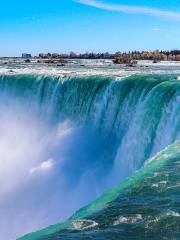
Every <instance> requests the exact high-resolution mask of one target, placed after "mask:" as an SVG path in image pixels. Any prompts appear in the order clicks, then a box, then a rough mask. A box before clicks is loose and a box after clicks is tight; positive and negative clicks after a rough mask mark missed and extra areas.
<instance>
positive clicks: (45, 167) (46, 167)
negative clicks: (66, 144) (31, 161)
mask: <svg viewBox="0 0 180 240" xmlns="http://www.w3.org/2000/svg"><path fill="white" fill-rule="evenodd" d="M53 165H54V160H53V159H48V160H47V161H45V162H42V163H41V164H40V165H39V166H37V167H34V168H31V169H30V170H29V173H30V174H33V173H35V172H40V171H48V170H50V169H51V168H52V167H53Z"/></svg>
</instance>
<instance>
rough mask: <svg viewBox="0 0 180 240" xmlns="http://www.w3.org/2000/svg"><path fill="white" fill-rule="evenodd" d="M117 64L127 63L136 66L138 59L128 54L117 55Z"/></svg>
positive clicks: (115, 61) (115, 60)
mask: <svg viewBox="0 0 180 240" xmlns="http://www.w3.org/2000/svg"><path fill="white" fill-rule="evenodd" d="M113 62H114V63H115V64H126V65H127V66H130V67H132V66H135V65H136V64H137V60H135V59H131V58H128V57H127V56H117V57H115V59H114V60H113Z"/></svg>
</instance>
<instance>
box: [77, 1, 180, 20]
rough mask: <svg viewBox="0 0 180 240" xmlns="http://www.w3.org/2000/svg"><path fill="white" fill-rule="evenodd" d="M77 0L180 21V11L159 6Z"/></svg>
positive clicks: (108, 8)
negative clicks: (159, 7)
mask: <svg viewBox="0 0 180 240" xmlns="http://www.w3.org/2000/svg"><path fill="white" fill-rule="evenodd" d="M75 1H76V2H78V3H81V4H85V5H88V6H91V7H96V8H100V9H104V10H109V11H118V12H124V13H131V14H146V15H151V16H158V17H166V18H171V19H174V20H177V21H180V13H178V12H172V11H168V10H163V9H158V8H150V7H143V6H132V5H131V6H127V5H115V4H107V3H103V2H98V1H97V0H75Z"/></svg>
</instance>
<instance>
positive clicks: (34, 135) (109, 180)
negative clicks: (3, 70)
mask: <svg viewBox="0 0 180 240" xmlns="http://www.w3.org/2000/svg"><path fill="white" fill-rule="evenodd" d="M0 100H1V101H0V110H1V111H0V112H1V114H0V117H1V118H0V119H1V120H0V130H1V134H2V137H1V139H0V140H1V142H0V145H1V149H0V150H1V151H0V158H1V159H2V163H1V165H2V166H4V168H3V169H2V170H1V171H2V172H0V173H1V176H2V177H1V178H0V180H1V182H2V189H3V190H1V191H0V195H1V201H0V206H2V207H3V214H2V216H1V219H4V221H3V222H2V224H0V229H3V231H1V235H0V237H1V238H3V239H4V238H5V239H11V238H15V237H16V238H17V237H19V236H22V235H24V234H27V233H29V232H34V231H36V230H39V229H42V228H45V227H48V226H49V225H52V226H51V227H48V228H45V229H44V230H42V231H40V232H35V233H33V234H29V235H27V236H25V237H23V238H22V239H53V240H54V239H160V238H162V239H163V237H164V239H166V237H168V238H170V239H178V237H179V234H180V233H179V214H180V209H179V205H180V204H179V191H180V188H179V178H180V176H179V154H180V151H179V142H178V140H179V134H180V127H179V120H180V104H179V103H180V82H179V80H178V79H177V75H167V74H166V75H165V74H164V75H155V74H154V75H135V76H131V77H125V78H121V79H118V78H116V77H113V76H112V77H111V76H108V77H105V76H84V77H80V76H76V77H75V76H71V77H57V76H38V75H32V74H29V75H27V74H24V75H22V74H19V75H17V74H12V75H1V76H0ZM9 149H11V151H9ZM7 152H8V154H7ZM148 159H152V161H150V160H148ZM148 162H149V163H148ZM4 163H6V164H4ZM14 166H16V167H14ZM13 176H15V178H14V177H13ZM113 186H115V187H113ZM112 187H113V188H112ZM108 189H111V190H108ZM104 193H105V194H104ZM90 202H92V203H91V204H90V205H88V204H89V203H90ZM86 205H88V206H87V207H84V206H86ZM82 207H83V208H82ZM77 209H80V210H79V211H78V212H76V213H75V214H74V215H73V216H72V217H71V218H70V219H69V220H68V221H67V222H64V221H65V219H67V218H68V217H69V216H70V215H72V214H73V213H74V212H75V211H77ZM58 222H64V223H63V224H57V225H53V224H55V223H58Z"/></svg>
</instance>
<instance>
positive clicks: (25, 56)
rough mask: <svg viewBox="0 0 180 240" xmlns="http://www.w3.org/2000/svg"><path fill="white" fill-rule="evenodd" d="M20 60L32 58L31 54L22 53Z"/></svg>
mask: <svg viewBox="0 0 180 240" xmlns="http://www.w3.org/2000/svg"><path fill="white" fill-rule="evenodd" d="M22 58H26V59H27V58H32V56H31V54H29V53H23V54H22Z"/></svg>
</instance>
